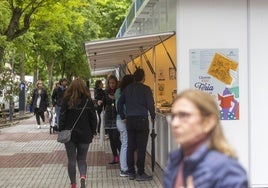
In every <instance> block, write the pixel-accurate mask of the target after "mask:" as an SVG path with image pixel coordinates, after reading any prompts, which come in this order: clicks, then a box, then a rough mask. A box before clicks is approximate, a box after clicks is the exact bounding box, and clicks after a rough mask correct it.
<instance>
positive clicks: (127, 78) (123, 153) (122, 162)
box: [115, 75, 134, 177]
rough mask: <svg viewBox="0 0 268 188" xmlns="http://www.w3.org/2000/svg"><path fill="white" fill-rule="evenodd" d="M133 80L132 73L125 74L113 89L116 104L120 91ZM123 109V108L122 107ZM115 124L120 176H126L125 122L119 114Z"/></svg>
mask: <svg viewBox="0 0 268 188" xmlns="http://www.w3.org/2000/svg"><path fill="white" fill-rule="evenodd" d="M133 82H134V77H133V75H125V76H124V77H123V78H122V80H121V83H120V88H118V89H117V90H116V91H115V102H116V105H117V102H118V99H119V98H120V96H121V93H122V92H123V91H124V89H125V88H126V87H127V86H128V85H129V84H131V83H133ZM124 110H125V109H124ZM116 126H117V129H118V131H119V132H120V140H121V151H120V168H121V171H120V176H121V177H127V176H128V172H127V171H128V166H127V128H126V122H123V121H122V120H121V118H120V115H119V114H118V115H117V120H116Z"/></svg>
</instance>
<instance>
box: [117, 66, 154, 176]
mask: <svg viewBox="0 0 268 188" xmlns="http://www.w3.org/2000/svg"><path fill="white" fill-rule="evenodd" d="M134 79H135V83H132V84H130V85H129V86H127V87H126V88H125V89H124V91H123V92H122V93H121V97H120V98H119V100H118V105H117V109H118V113H119V114H120V117H121V119H122V121H123V122H124V121H126V126H127V136H128V147H127V165H128V172H129V179H130V180H134V179H136V180H137V181H147V180H152V176H151V175H148V174H147V173H146V172H145V169H144V164H145V156H146V147H147V142H148V136H149V119H148V112H149V113H150V116H151V119H152V121H154V119H155V106H154V99H153V94H152V90H151V88H150V87H148V86H146V85H144V84H143V83H144V81H145V73H144V70H143V69H140V68H138V69H137V70H136V71H135V72H134ZM124 106H125V107H126V111H124ZM135 150H137V153H138V155H137V161H136V166H137V169H138V170H137V175H136V169H135V162H134V151H135Z"/></svg>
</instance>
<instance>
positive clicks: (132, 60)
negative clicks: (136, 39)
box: [129, 55, 138, 70]
mask: <svg viewBox="0 0 268 188" xmlns="http://www.w3.org/2000/svg"><path fill="white" fill-rule="evenodd" d="M129 57H130V59H131V62H132V63H133V65H134V66H135V68H136V70H137V69H138V66H137V65H136V64H135V61H134V59H133V57H132V55H130V56H129Z"/></svg>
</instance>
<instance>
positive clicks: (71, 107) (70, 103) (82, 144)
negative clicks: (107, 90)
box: [59, 79, 97, 188]
mask: <svg viewBox="0 0 268 188" xmlns="http://www.w3.org/2000/svg"><path fill="white" fill-rule="evenodd" d="M84 106H85V109H84V111H83V113H82V109H83V107H84ZM60 113H61V115H60V121H59V131H61V130H69V129H71V128H72V127H73V124H74V122H75V121H76V120H77V124H76V126H75V127H74V129H73V131H72V136H71V140H70V141H69V142H67V143H65V149H66V153H67V158H68V174H69V178H70V181H71V188H76V162H77V164H78V169H79V173H80V183H81V188H85V187H86V185H85V179H86V174H87V161H86V158H87V153H88V148H89V144H90V143H91V142H92V139H93V135H94V133H95V130H96V124H97V117H96V113H95V107H94V104H93V101H92V99H91V96H90V92H88V88H87V87H86V83H85V82H84V81H83V80H82V79H76V80H73V81H72V82H71V84H70V87H68V89H67V90H66V92H65V93H64V98H63V100H62V106H61V112H60ZM80 113H82V114H81V116H80V118H79V119H78V117H79V115H80Z"/></svg>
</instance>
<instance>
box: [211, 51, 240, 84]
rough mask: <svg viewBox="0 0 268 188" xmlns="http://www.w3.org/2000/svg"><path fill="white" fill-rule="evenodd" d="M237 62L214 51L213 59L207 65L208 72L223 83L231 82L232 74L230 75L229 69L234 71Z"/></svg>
mask: <svg viewBox="0 0 268 188" xmlns="http://www.w3.org/2000/svg"><path fill="white" fill-rule="evenodd" d="M237 67H238V63H237V62H235V61H233V60H232V59H230V58H228V57H226V56H224V55H221V54H218V53H215V55H214V57H213V60H212V62H211V64H210V66H209V69H208V74H209V75H211V76H213V77H215V78H217V79H218V80H220V81H222V82H223V83H225V84H229V85H230V84H231V83H232V80H233V78H232V76H231V75H230V70H233V71H236V70H237Z"/></svg>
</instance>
